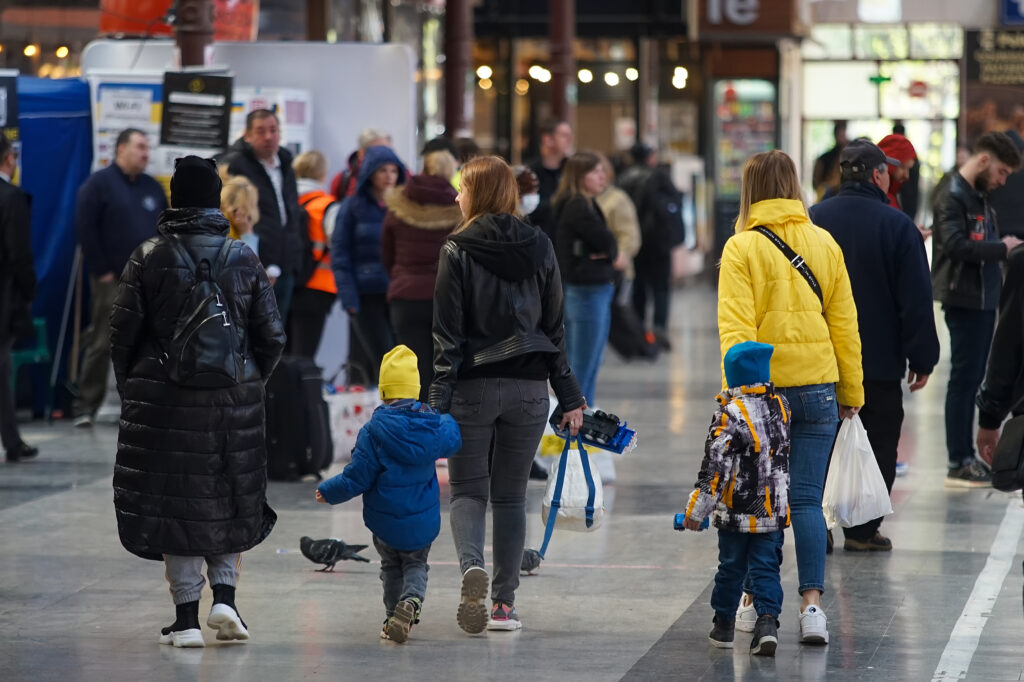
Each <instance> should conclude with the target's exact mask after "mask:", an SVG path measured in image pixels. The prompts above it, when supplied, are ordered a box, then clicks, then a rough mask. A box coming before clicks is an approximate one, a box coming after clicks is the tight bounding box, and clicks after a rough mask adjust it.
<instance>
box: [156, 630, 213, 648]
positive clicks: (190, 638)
mask: <svg viewBox="0 0 1024 682" xmlns="http://www.w3.org/2000/svg"><path fill="white" fill-rule="evenodd" d="M160 643H161V644H170V645H171V646H175V647H178V648H179V649H201V648H203V647H204V646H206V642H204V641H203V633H202V631H201V630H199V628H190V629H188V630H175V631H173V632H168V633H167V634H166V635H165V634H162V633H161V635H160Z"/></svg>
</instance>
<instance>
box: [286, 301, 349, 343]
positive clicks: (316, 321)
mask: <svg viewBox="0 0 1024 682" xmlns="http://www.w3.org/2000/svg"><path fill="white" fill-rule="evenodd" d="M336 298H337V296H335V295H334V294H332V293H329V292H327V291H318V290H316V289H307V288H306V287H300V288H298V289H296V290H295V294H294V295H293V296H292V309H291V312H290V313H289V314H288V346H287V347H286V349H285V353H287V354H288V355H298V356H301V357H304V358H311V359H312V358H313V356H315V355H316V350H317V348H319V347H320V339H321V338H322V337H323V335H324V322H326V321H327V314H328V313H329V312H331V306H333V305H334V301H335V299H336Z"/></svg>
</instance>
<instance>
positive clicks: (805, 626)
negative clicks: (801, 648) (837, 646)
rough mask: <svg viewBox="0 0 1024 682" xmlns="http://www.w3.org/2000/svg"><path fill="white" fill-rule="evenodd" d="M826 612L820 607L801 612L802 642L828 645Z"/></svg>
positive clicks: (810, 607) (811, 607)
mask: <svg viewBox="0 0 1024 682" xmlns="http://www.w3.org/2000/svg"><path fill="white" fill-rule="evenodd" d="M827 622H828V621H827V620H826V618H825V612H824V611H822V610H821V607H819V606H813V605H812V606H808V607H807V608H806V609H804V610H803V611H801V612H800V641H801V642H803V643H804V644H828V629H827V627H826V624H827Z"/></svg>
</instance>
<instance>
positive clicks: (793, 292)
mask: <svg viewBox="0 0 1024 682" xmlns="http://www.w3.org/2000/svg"><path fill="white" fill-rule="evenodd" d="M757 225H764V226H765V227H767V228H768V229H770V230H772V231H773V232H775V234H777V235H778V236H779V237H781V238H782V240H783V241H785V242H786V243H787V244H789V245H790V247H792V249H793V250H794V251H796V253H798V254H799V255H800V256H802V257H803V259H804V261H805V262H806V263H807V265H808V266H809V267H810V269H811V271H812V272H813V273H814V276H815V277H816V278H817V280H818V283H819V284H820V285H821V290H822V296H823V298H824V310H822V307H823V306H822V304H821V303H819V302H818V297H817V296H815V294H814V292H813V291H812V290H811V287H810V286H809V285H808V283H807V281H806V280H805V279H804V278H803V277H802V276H801V275H800V273H799V272H797V270H796V268H794V267H793V266H792V265H790V263H789V261H788V260H786V257H785V256H783V255H782V252H781V251H779V249H778V248H776V246H775V245H774V244H772V243H771V242H770V241H769V240H768V239H767V238H766V237H765V236H764V235H761V234H758V233H757V232H752V231H751V228H753V227H755V226H757ZM718 333H719V340H720V342H721V349H722V356H723V357H724V356H725V353H726V351H728V350H729V348H731V347H732V346H733V345H735V344H737V343H740V342H742V341H759V342H761V343H770V344H771V345H773V346H774V347H775V351H774V353H773V354H772V362H771V380H772V382H773V383H774V384H775V385H776V386H778V387H780V388H784V387H790V386H807V385H811V384H825V383H836V384H837V386H836V394H837V398H838V400H839V404H840V405H847V406H850V407H860V406H861V405H863V404H864V387H863V378H864V374H863V370H862V368H861V349H860V334H859V332H858V328H857V308H856V306H855V305H854V302H853V291H852V289H851V288H850V277H849V275H848V274H847V272H846V263H845V261H844V260H843V252H842V250H841V249H840V248H839V245H838V244H836V242H835V240H834V239H833V238H832V236H831V235H830V234H829V233H828V232H826V231H825V230H823V229H821V228H820V227H817V226H815V225H813V224H812V223H811V221H810V219H809V218H808V217H807V211H806V210H805V208H804V205H803V202H801V201H796V200H793V199H769V200H767V201H759V202H757V203H756V204H754V205H753V206H751V207H750V217H749V220H748V221H747V224H746V225H738V224H737V225H736V234H734V235H733V236H732V237H730V238H729V240H728V241H727V242H726V243H725V248H724V250H723V251H722V263H721V272H720V274H719V282H718ZM722 385H723V387H724V386H725V385H726V383H725V377H724V372H723V378H722Z"/></svg>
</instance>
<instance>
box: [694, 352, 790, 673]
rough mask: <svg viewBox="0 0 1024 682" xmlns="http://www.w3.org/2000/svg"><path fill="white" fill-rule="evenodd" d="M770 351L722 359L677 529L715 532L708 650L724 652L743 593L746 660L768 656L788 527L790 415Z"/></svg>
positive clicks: (779, 601) (773, 635)
mask: <svg viewBox="0 0 1024 682" xmlns="http://www.w3.org/2000/svg"><path fill="white" fill-rule="evenodd" d="M773 350H774V349H773V348H772V346H770V345H768V344H764V343H756V342H753V341H746V342H744V343H739V344H736V345H735V346H733V347H732V348H730V349H729V351H728V352H727V353H726V354H725V362H724V364H725V377H726V383H727V384H728V386H729V388H728V389H726V390H725V391H723V392H722V393H720V394H719V395H718V397H717V398H716V400H718V402H719V407H718V410H717V411H716V412H715V416H714V419H713V420H712V423H711V427H710V429H709V431H708V437H707V442H706V443H705V446H704V461H703V462H702V463H701V469H700V474H699V476H698V479H697V484H696V487H695V489H694V491H693V492H692V493H691V494H690V499H689V502H688V504H687V506H686V516H685V520H684V522H683V525H684V526H685V527H686V528H687V529H689V530H698V529H699V527H700V525H701V523H702V521H705V520H706V518H707V517H708V516H709V515H710V516H711V523H712V524H713V525H714V526H715V527H716V528H718V562H719V563H718V573H717V574H716V575H715V587H714V590H713V591H712V593H711V608H712V609H714V611H715V617H714V621H713V622H714V628H713V629H712V630H711V634H710V635H709V637H708V639H709V640H710V642H711V644H712V646H715V647H718V648H724V649H731V648H732V646H733V639H734V635H735V629H736V620H735V619H736V609H737V607H738V606H739V602H740V596H741V595H742V593H743V591H744V584H745V583H746V590H747V591H748V592H750V593H752V595H753V599H754V608H755V611H756V613H757V621H756V623H755V624H754V638H753V640H752V641H751V643H750V653H751V654H755V655H760V656H774V655H775V648H776V647H777V646H778V642H779V639H778V627H779V623H778V616H779V613H780V612H781V610H782V582H781V579H780V577H779V570H780V566H781V564H782V542H783V532H782V531H783V529H784V528H786V527H787V526H788V525H789V438H790V419H791V412H790V409H789V404H788V403H787V402H786V399H785V398H784V397H783V396H782V395H780V394H778V393H776V392H775V387H774V386H773V385H772V384H771V382H770V380H769V377H770V372H769V366H770V360H771V356H772V352H773Z"/></svg>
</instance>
